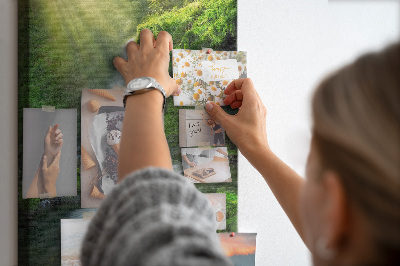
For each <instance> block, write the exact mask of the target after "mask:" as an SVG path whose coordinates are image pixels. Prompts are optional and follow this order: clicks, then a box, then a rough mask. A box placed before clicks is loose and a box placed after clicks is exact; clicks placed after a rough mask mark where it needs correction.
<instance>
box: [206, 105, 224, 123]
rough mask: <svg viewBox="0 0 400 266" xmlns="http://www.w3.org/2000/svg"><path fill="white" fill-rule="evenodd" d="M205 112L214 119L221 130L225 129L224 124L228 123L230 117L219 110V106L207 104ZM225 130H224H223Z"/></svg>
mask: <svg viewBox="0 0 400 266" xmlns="http://www.w3.org/2000/svg"><path fill="white" fill-rule="evenodd" d="M206 111H207V112H208V113H209V114H210V115H211V116H212V117H213V118H215V119H216V120H217V121H218V122H219V123H220V124H221V125H222V127H223V128H225V126H224V125H225V124H226V122H227V121H228V119H230V115H229V114H227V113H226V112H225V111H224V109H222V108H221V106H219V105H218V104H216V103H213V102H208V103H207V104H206ZM225 129H226V128H225Z"/></svg>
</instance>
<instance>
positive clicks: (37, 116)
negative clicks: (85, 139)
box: [22, 108, 77, 199]
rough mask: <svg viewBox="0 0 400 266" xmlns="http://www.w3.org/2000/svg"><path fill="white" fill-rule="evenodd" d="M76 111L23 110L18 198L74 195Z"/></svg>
mask: <svg viewBox="0 0 400 266" xmlns="http://www.w3.org/2000/svg"><path fill="white" fill-rule="evenodd" d="M76 117H77V110H76V109H51V108H49V109H47V110H46V109H45V108H44V109H39V108H24V111H23V121H24V122H23V173H22V198H24V199H26V198H50V197H61V196H76V195H77V174H76V172H77V171H76V154H77V151H76V146H77V137H76V136H77V131H76V129H77V122H76Z"/></svg>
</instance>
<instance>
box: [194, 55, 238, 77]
mask: <svg viewBox="0 0 400 266" xmlns="http://www.w3.org/2000/svg"><path fill="white" fill-rule="evenodd" d="M200 68H201V71H202V72H203V75H202V76H201V77H200V79H201V80H203V81H205V82H210V81H223V80H234V79H238V78H239V70H238V62H237V61H236V60H235V59H227V60H217V61H203V62H201V63H200Z"/></svg>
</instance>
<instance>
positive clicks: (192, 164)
mask: <svg viewBox="0 0 400 266" xmlns="http://www.w3.org/2000/svg"><path fill="white" fill-rule="evenodd" d="M188 164H189V165H190V166H191V167H195V166H196V163H194V162H189V163H188Z"/></svg>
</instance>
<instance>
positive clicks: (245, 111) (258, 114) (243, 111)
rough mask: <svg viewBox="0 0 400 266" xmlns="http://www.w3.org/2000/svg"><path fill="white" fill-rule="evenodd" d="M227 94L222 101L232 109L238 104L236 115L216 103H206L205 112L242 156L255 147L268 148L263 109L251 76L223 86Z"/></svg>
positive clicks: (265, 111) (255, 148)
mask: <svg viewBox="0 0 400 266" xmlns="http://www.w3.org/2000/svg"><path fill="white" fill-rule="evenodd" d="M225 94H226V95H228V96H227V97H226V98H225V100H224V103H225V104H226V105H230V106H231V107H232V108H233V109H237V108H239V107H240V110H239V112H238V113H237V114H236V115H229V114H227V113H226V112H225V111H224V110H223V109H222V108H221V107H220V106H219V105H217V104H215V103H212V102H209V103H207V104H206V110H207V112H208V113H209V114H210V115H211V116H212V117H214V118H215V119H216V120H218V122H219V123H220V124H221V125H222V127H223V128H224V129H225V131H226V134H227V135H228V137H229V138H230V139H231V140H232V141H233V143H235V144H236V146H237V147H238V148H239V150H240V151H241V152H242V154H243V155H244V156H247V155H251V154H253V153H255V152H256V151H257V150H259V149H267V150H269V146H268V141H267V132H266V121H265V119H266V116H267V110H266V108H265V106H264V105H263V103H262V101H261V99H260V96H259V95H258V94H257V92H256V90H255V89H254V86H253V82H252V81H251V79H249V78H246V79H237V80H234V81H232V82H231V83H230V84H229V85H228V86H227V88H226V89H225Z"/></svg>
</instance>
